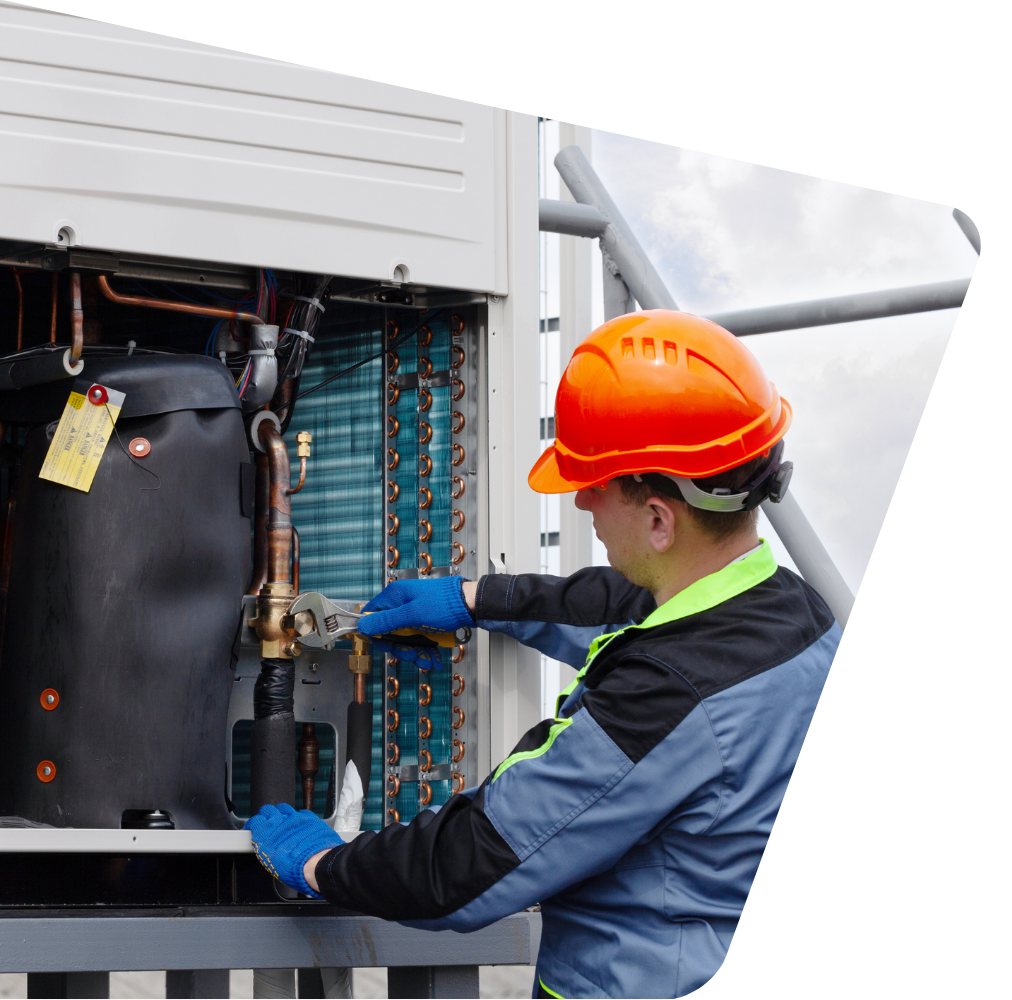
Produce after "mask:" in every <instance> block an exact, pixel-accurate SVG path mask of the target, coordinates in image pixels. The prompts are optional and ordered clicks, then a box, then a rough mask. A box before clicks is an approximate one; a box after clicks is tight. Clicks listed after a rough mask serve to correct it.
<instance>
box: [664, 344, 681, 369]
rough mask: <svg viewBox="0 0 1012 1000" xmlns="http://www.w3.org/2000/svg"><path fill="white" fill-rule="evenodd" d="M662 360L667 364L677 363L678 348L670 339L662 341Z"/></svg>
mask: <svg viewBox="0 0 1012 1000" xmlns="http://www.w3.org/2000/svg"><path fill="white" fill-rule="evenodd" d="M664 360H665V361H666V362H667V363H668V364H669V365H677V364H678V348H677V347H676V346H675V345H674V344H673V343H672V342H671V341H670V340H665V341H664Z"/></svg>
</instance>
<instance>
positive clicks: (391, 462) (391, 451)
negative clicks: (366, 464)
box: [387, 448, 401, 472]
mask: <svg viewBox="0 0 1012 1000" xmlns="http://www.w3.org/2000/svg"><path fill="white" fill-rule="evenodd" d="M400 464H401V453H400V452H399V451H398V450H397V449H396V448H387V469H388V471H390V472H393V471H394V469H396V468H397V466H398V465H400Z"/></svg>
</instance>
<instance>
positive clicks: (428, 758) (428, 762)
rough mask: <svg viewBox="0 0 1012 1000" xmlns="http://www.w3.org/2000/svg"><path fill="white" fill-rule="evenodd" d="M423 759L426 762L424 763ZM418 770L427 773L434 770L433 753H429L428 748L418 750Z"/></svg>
mask: <svg viewBox="0 0 1012 1000" xmlns="http://www.w3.org/2000/svg"><path fill="white" fill-rule="evenodd" d="M423 760H424V761H425V763H422V761H423ZM418 770H419V771H421V772H422V774H427V773H428V772H429V771H431V770H432V754H431V753H429V751H428V750H419V751H418Z"/></svg>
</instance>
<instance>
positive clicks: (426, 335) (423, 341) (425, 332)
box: [418, 326, 432, 347]
mask: <svg viewBox="0 0 1012 1000" xmlns="http://www.w3.org/2000/svg"><path fill="white" fill-rule="evenodd" d="M431 343H432V331H431V330H430V329H429V328H428V327H427V326H423V327H422V328H421V330H419V331H418V346H419V347H428V346H429V344H431Z"/></svg>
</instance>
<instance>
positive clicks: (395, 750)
mask: <svg viewBox="0 0 1012 1000" xmlns="http://www.w3.org/2000/svg"><path fill="white" fill-rule="evenodd" d="M387 750H389V751H390V754H389V756H388V757H387V763H388V764H396V763H397V761H399V760H400V759H401V748H400V747H399V746H398V745H397V744H396V743H388V744H387Z"/></svg>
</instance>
